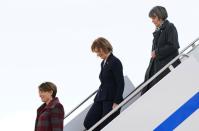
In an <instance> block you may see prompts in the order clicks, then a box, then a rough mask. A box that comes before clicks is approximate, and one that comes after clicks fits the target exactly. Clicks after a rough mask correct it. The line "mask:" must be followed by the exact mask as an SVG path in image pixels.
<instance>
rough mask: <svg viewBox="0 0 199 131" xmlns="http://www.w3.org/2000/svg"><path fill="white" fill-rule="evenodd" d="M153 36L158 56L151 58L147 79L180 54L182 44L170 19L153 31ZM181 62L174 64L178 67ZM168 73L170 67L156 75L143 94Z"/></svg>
mask: <svg viewBox="0 0 199 131" xmlns="http://www.w3.org/2000/svg"><path fill="white" fill-rule="evenodd" d="M153 36H154V39H153V45H152V51H155V54H156V58H154V59H153V58H151V60H150V63H149V66H148V68H147V71H146V74H145V81H147V80H148V79H149V78H151V77H152V76H153V75H154V74H155V73H157V72H158V71H159V70H160V69H161V68H163V67H164V66H165V65H166V64H167V63H169V62H170V61H171V60H172V59H173V58H175V57H176V56H177V55H178V54H179V53H178V49H179V48H180V46H179V42H178V33H177V30H176V28H175V26H174V25H173V24H172V23H170V22H169V21H168V20H166V21H165V22H164V23H163V24H162V26H161V27H160V28H159V29H157V30H156V31H155V32H154V33H153ZM179 63H180V62H179V60H178V61H176V62H175V63H174V64H173V66H174V67H176V66H177V65H178V64H179ZM168 73H169V70H168V69H166V70H165V71H164V72H162V73H161V74H160V75H159V76H158V77H156V79H154V80H153V81H152V82H151V83H150V84H149V85H148V86H146V87H145V88H144V89H143V92H142V94H143V93H145V92H146V91H148V90H149V89H150V88H151V87H152V86H153V85H155V84H156V83H157V82H158V81H159V80H161V79H162V78H163V77H164V76H165V75H166V74H168Z"/></svg>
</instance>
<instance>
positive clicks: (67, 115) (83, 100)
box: [64, 90, 98, 119]
mask: <svg viewBox="0 0 199 131" xmlns="http://www.w3.org/2000/svg"><path fill="white" fill-rule="evenodd" d="M97 91H98V90H96V91H94V92H93V93H92V94H90V95H89V96H88V97H87V98H86V99H84V100H83V101H82V102H81V103H80V104H79V105H77V106H76V107H75V108H74V109H72V110H71V111H70V112H69V113H68V114H67V115H66V116H65V117H64V119H66V118H67V117H68V116H70V115H71V114H72V113H73V112H74V111H76V110H77V109H78V108H79V107H80V106H81V105H83V104H84V103H85V102H86V101H87V100H89V99H90V98H91V97H92V96H93V95H95V94H96V92H97Z"/></svg>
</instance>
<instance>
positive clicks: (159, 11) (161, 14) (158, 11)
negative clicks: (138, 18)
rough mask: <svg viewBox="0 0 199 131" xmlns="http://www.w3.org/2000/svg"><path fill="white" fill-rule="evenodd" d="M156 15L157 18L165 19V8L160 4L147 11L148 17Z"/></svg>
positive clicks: (166, 15)
mask: <svg viewBox="0 0 199 131" xmlns="http://www.w3.org/2000/svg"><path fill="white" fill-rule="evenodd" d="M156 16H157V17H158V18H159V19H162V20H163V21H164V20H166V19H167V17H168V14H167V10H166V9H165V8H164V7H162V6H155V7H153V8H152V9H151V10H150V12H149V17H156Z"/></svg>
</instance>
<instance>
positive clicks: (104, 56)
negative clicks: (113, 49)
mask: <svg viewBox="0 0 199 131" xmlns="http://www.w3.org/2000/svg"><path fill="white" fill-rule="evenodd" d="M94 52H95V53H96V54H97V56H99V57H100V58H101V59H103V60H104V59H106V57H107V54H106V53H105V52H104V51H103V50H102V49H101V48H99V49H98V48H95V49H94Z"/></svg>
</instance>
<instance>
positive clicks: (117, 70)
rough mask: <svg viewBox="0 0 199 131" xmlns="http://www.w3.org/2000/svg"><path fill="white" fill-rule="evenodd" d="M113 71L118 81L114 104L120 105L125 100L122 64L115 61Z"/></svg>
mask: <svg viewBox="0 0 199 131" xmlns="http://www.w3.org/2000/svg"><path fill="white" fill-rule="evenodd" d="M112 69H113V75H114V78H115V81H116V95H115V98H114V103H117V104H119V103H120V102H121V101H122V100H123V91H124V76H123V67H122V64H121V62H120V61H119V60H116V61H114V65H113V68H112Z"/></svg>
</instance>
